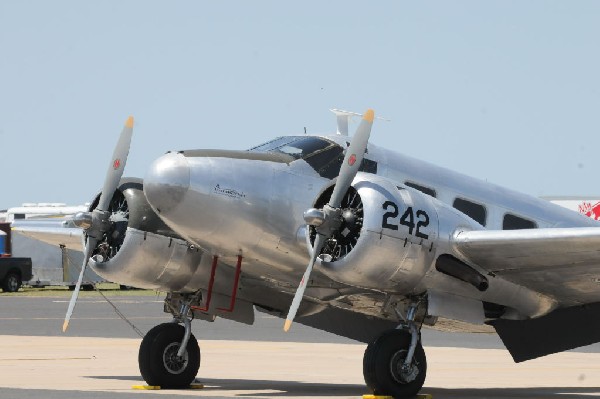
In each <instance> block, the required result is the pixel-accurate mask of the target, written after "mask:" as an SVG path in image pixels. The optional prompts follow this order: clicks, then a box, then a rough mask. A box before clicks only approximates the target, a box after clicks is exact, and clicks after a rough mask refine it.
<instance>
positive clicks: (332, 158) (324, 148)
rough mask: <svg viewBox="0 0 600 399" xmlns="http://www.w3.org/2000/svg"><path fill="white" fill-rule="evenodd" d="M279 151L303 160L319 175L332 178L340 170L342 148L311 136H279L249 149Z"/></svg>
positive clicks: (342, 157) (342, 155)
mask: <svg viewBox="0 0 600 399" xmlns="http://www.w3.org/2000/svg"><path fill="white" fill-rule="evenodd" d="M250 151H257V152H280V153H284V154H287V155H291V156H292V157H294V158H296V159H303V160H305V161H306V162H307V163H308V164H309V165H310V166H311V167H312V168H313V169H314V170H315V171H316V172H317V173H318V174H319V175H321V176H323V177H327V178H329V179H333V178H334V177H336V176H337V175H338V174H339V172H340V167H341V165H342V161H343V159H344V154H343V153H344V150H343V149H342V147H340V146H339V145H337V144H336V143H334V142H331V141H329V140H325V139H322V138H319V137H313V136H289V137H279V138H276V139H275V140H272V141H269V142H268V143H265V144H262V145H259V146H257V147H254V148H252V149H250Z"/></svg>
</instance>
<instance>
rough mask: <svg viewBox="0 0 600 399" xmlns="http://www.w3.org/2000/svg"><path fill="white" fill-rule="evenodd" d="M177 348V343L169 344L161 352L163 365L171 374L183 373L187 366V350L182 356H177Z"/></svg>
mask: <svg viewBox="0 0 600 399" xmlns="http://www.w3.org/2000/svg"><path fill="white" fill-rule="evenodd" d="M179 346H180V344H179V342H173V343H171V344H169V345H168V346H167V347H166V348H165V351H164V352H163V365H164V366H165V369H166V370H167V371H168V372H169V373H171V374H181V373H183V372H184V371H185V368H186V367H187V364H188V354H187V350H186V351H185V352H183V356H177V351H179Z"/></svg>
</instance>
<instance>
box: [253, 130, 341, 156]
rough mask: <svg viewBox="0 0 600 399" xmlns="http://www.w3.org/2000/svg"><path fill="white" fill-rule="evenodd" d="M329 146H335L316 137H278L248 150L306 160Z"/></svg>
mask: <svg viewBox="0 0 600 399" xmlns="http://www.w3.org/2000/svg"><path fill="white" fill-rule="evenodd" d="M331 145H336V144H334V143H331V142H329V141H326V140H323V139H320V138H318V137H312V136H310V137H303V136H290V137H279V138H276V139H275V140H271V141H269V142H267V143H265V144H262V145H259V146H257V147H254V148H252V149H250V151H254V152H281V153H284V154H288V155H291V156H292V157H294V158H296V159H300V158H302V159H306V158H308V157H310V156H311V155H313V154H314V153H315V152H317V151H320V150H323V149H324V148H326V147H329V146H331Z"/></svg>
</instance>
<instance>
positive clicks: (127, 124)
mask: <svg viewBox="0 0 600 399" xmlns="http://www.w3.org/2000/svg"><path fill="white" fill-rule="evenodd" d="M125 127H128V128H129V129H133V116H130V117H129V118H127V121H126V122H125Z"/></svg>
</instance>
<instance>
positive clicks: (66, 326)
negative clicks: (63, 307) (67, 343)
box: [63, 320, 69, 332]
mask: <svg viewBox="0 0 600 399" xmlns="http://www.w3.org/2000/svg"><path fill="white" fill-rule="evenodd" d="M68 327H69V321H68V320H65V322H64V323H63V332H67V328H68Z"/></svg>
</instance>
